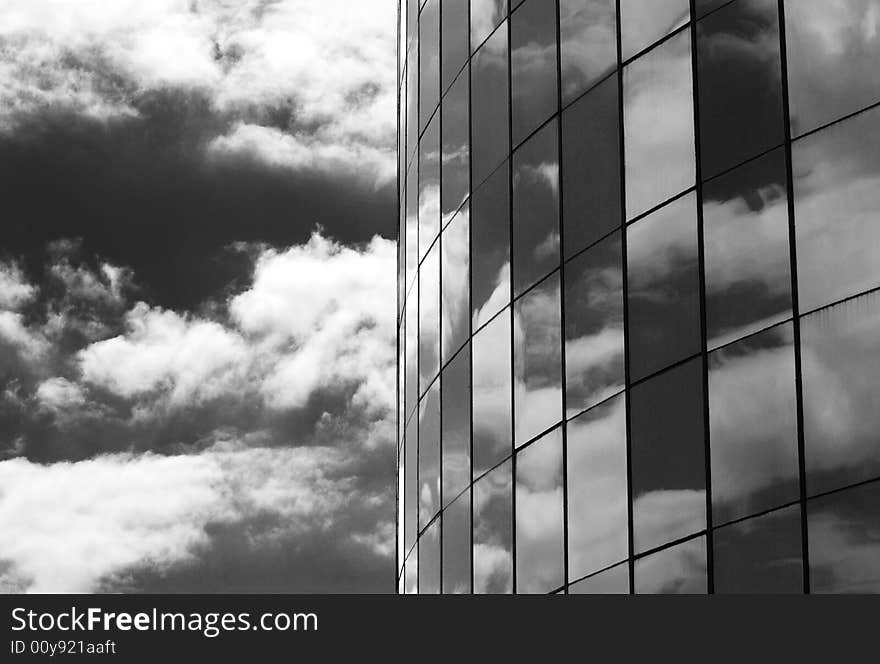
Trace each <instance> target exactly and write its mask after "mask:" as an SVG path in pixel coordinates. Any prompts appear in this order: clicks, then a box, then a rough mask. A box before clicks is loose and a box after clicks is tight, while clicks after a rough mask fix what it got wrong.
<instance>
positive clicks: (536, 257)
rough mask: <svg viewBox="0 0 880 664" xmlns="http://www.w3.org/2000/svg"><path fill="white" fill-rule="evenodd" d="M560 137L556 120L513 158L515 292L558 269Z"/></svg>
mask: <svg viewBox="0 0 880 664" xmlns="http://www.w3.org/2000/svg"><path fill="white" fill-rule="evenodd" d="M558 140H559V135H558V133H557V122H556V120H554V121H553V122H551V123H550V124H548V125H547V126H545V127H544V128H543V129H541V130H540V131H539V132H538V133H537V134H535V135H534V136H533V137H532V138H530V139H529V141H528V142H527V143H526V144H525V145H523V146H522V147H521V148H520V149H519V150H517V151H516V153H515V154H514V156H513V284H514V286H513V291H514V297H516V296H517V295H519V294H520V293H523V292H524V291H525V290H526V289H528V288H529V287H530V286H531V285H532V284H534V283H535V282H536V281H538V280H539V279H540V278H541V277H543V276H545V275H547V274H550V272H552V271H553V270H554V269H556V268H557V267H559V143H558Z"/></svg>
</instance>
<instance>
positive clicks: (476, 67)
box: [471, 26, 510, 187]
mask: <svg viewBox="0 0 880 664" xmlns="http://www.w3.org/2000/svg"><path fill="white" fill-rule="evenodd" d="M471 77H472V78H471V104H472V107H471V137H472V139H473V144H472V147H471V149H472V150H473V160H472V161H473V165H472V168H473V172H472V173H471V177H472V182H473V185H472V186H474V187H476V186H477V185H479V184H480V183H481V182H482V181H483V180H484V179H486V177H487V176H488V175H489V174H490V173H491V172H492V171H493V170H494V169H495V167H496V166H498V164H500V163H501V162H502V161H504V159H505V157H507V154H508V153H509V152H510V134H509V129H508V122H509V121H510V118H509V110H510V109H509V108H508V80H507V29H506V28H505V27H504V26H502V27H500V28H499V29H498V30H496V31H495V33H494V34H493V35H492V36H491V37H490V38H489V39H488V40H487V41H486V43H485V44H483V46H482V47H481V48H480V50H479V51H477V53H476V55H475V56H474V58H473V60H471Z"/></svg>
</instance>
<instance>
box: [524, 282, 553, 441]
mask: <svg viewBox="0 0 880 664" xmlns="http://www.w3.org/2000/svg"><path fill="white" fill-rule="evenodd" d="M560 316H561V314H560V304H559V274H554V275H553V276H552V277H550V278H549V279H547V280H546V281H543V282H542V283H541V284H539V285H538V286H536V287H535V288H534V289H532V290H531V291H529V292H528V293H527V294H526V295H524V296H523V297H522V298H521V299H520V300H518V301H517V302H516V304H515V305H514V322H513V326H514V327H513V344H514V346H513V357H514V381H515V382H514V385H515V392H514V427H515V431H516V445H517V446H519V445H522V444H524V443H526V442H528V441H529V440H531V439H532V438H534V437H535V436H537V435H539V434H540V433H542V432H543V431H545V430H547V429H549V428H550V427H551V426H553V425H554V424H556V423H557V422H559V421H560V419H562V348H561V346H562V339H561V337H562V335H561V330H560V328H561V320H560Z"/></svg>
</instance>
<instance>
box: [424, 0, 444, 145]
mask: <svg viewBox="0 0 880 664" xmlns="http://www.w3.org/2000/svg"><path fill="white" fill-rule="evenodd" d="M419 69H420V76H419V132H420V133H421V132H422V131H424V129H425V126H427V124H428V120H430V119H431V115H432V114H433V113H434V109H435V108H437V104H438V103H439V102H440V0H429V1H428V3H427V4H426V5H425V8H424V9H423V10H422V13H421V15H420V16H419Z"/></svg>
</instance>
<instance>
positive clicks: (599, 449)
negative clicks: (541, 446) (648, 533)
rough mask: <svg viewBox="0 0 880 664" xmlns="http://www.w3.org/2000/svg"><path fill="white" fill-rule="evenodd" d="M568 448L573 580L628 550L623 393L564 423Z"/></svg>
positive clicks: (570, 560)
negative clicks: (566, 427)
mask: <svg viewBox="0 0 880 664" xmlns="http://www.w3.org/2000/svg"><path fill="white" fill-rule="evenodd" d="M567 447H568V464H567V472H568V576H569V579H578V578H580V577H582V576H585V575H587V574H592V573H593V572H596V571H598V570H601V569H603V568H605V567H608V566H609V565H613V564H614V563H617V562H620V561H621V560H626V557H627V555H628V551H629V525H628V524H629V511H628V494H627V471H626V401H625V399H624V396H623V395H622V394H621V395H618V396H617V397H614V398H613V399H611V400H610V401H608V402H606V403H604V404H602V405H599V406H596V407H595V408H593V409H591V410H589V411H587V412H586V413H584V414H583V415H581V416H580V417H578V418H577V419H575V420H572V421H571V422H569V423H568V441H567ZM627 586H629V580H628V579H627Z"/></svg>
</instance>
